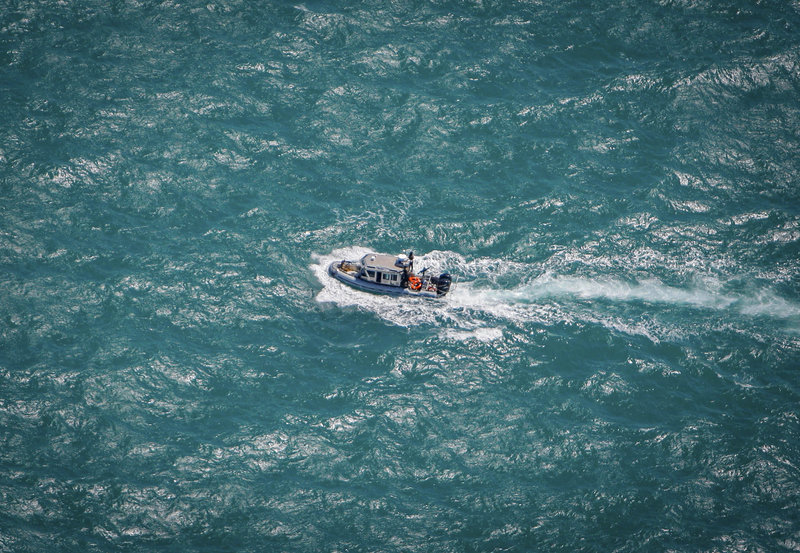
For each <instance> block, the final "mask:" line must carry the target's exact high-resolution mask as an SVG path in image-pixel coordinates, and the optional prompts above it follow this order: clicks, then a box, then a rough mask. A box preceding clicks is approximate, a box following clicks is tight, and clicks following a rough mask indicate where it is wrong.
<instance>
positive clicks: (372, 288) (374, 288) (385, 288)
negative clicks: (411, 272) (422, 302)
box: [328, 261, 444, 298]
mask: <svg viewBox="0 0 800 553" xmlns="http://www.w3.org/2000/svg"><path fill="white" fill-rule="evenodd" d="M341 263H342V262H341V261H334V262H333V263H331V264H330V265H328V274H329V275H330V276H332V277H333V278H335V279H336V280H339V281H341V282H344V283H345V284H347V285H348V286H352V287H353V288H358V289H359V290H364V291H365V292H372V293H374V294H386V295H390V296H411V297H415V298H441V297H443V296H444V294H437V293H436V290H435V289H433V290H427V289H426V287H425V286H423V287H422V289H420V290H417V291H415V290H411V289H410V288H403V287H400V286H389V285H387V284H378V283H376V282H368V281H366V280H362V279H360V278H358V276H357V275H353V274H351V273H347V272H345V271H342V270H340V269H339V266H340V265H341Z"/></svg>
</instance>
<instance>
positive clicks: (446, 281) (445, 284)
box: [431, 273, 453, 296]
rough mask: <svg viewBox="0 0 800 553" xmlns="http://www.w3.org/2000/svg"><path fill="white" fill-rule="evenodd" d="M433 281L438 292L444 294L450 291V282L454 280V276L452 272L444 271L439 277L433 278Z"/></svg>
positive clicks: (440, 294)
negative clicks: (451, 274)
mask: <svg viewBox="0 0 800 553" xmlns="http://www.w3.org/2000/svg"><path fill="white" fill-rule="evenodd" d="M431 282H433V284H435V285H436V294H438V295H439V296H444V295H445V294H446V293H447V292H449V291H450V284H451V283H452V282H453V278H452V277H451V276H450V273H442V274H440V275H439V276H438V277H433V278H431Z"/></svg>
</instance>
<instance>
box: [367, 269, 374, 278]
mask: <svg viewBox="0 0 800 553" xmlns="http://www.w3.org/2000/svg"><path fill="white" fill-rule="evenodd" d="M367 276H369V278H375V271H367Z"/></svg>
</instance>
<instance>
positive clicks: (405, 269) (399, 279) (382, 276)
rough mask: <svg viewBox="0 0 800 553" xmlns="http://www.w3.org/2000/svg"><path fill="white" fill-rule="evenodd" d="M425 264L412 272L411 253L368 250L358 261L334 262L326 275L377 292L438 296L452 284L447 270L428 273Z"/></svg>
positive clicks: (426, 296) (412, 261) (412, 259)
mask: <svg viewBox="0 0 800 553" xmlns="http://www.w3.org/2000/svg"><path fill="white" fill-rule="evenodd" d="M427 271H428V269H427V267H426V268H425V269H423V270H422V271H420V272H419V273H415V272H414V252H409V253H408V255H405V254H400V255H397V256H394V255H388V254H383V253H368V254H366V255H365V256H363V257H362V258H361V259H360V260H359V261H347V260H344V259H343V260H341V261H334V262H333V263H331V264H330V265H329V266H328V274H329V275H330V276H332V277H333V278H335V279H337V280H340V281H342V282H344V283H345V284H347V285H349V286H352V287H353V288H358V289H361V290H365V291H367V292H374V293H377V294H392V295H397V296H415V297H424V298H441V297H443V296H445V295H446V294H447V293H448V292H449V291H450V288H451V286H452V284H453V279H452V277H451V276H450V274H449V273H441V274H440V275H439V276H432V275H429V274H427Z"/></svg>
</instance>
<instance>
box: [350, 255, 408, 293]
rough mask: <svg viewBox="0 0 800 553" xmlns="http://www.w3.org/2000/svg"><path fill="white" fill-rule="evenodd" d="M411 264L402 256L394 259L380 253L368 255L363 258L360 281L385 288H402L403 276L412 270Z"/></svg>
mask: <svg viewBox="0 0 800 553" xmlns="http://www.w3.org/2000/svg"><path fill="white" fill-rule="evenodd" d="M410 267H411V262H410V261H409V259H408V258H407V257H406V256H404V255H401V256H399V257H393V256H391V255H384V254H380V253H368V254H367V255H365V256H364V257H362V258H361V273H360V274H359V275H358V276H359V278H360V279H362V280H366V281H368V282H375V283H376V284H383V285H384V286H401V285H402V284H403V281H404V279H403V275H404V273H407V272H408V271H409V270H410Z"/></svg>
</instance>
